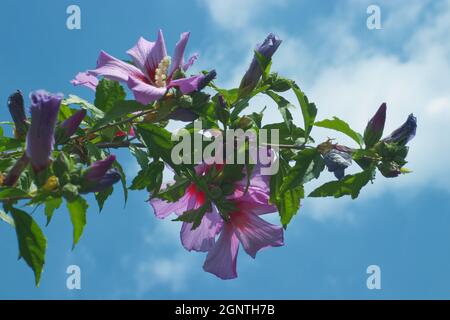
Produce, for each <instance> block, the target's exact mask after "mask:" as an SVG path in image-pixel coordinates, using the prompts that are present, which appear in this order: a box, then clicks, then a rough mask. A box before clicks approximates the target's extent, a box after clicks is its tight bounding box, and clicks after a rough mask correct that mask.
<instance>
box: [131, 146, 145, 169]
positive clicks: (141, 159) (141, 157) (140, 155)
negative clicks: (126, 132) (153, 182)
mask: <svg viewBox="0 0 450 320" xmlns="http://www.w3.org/2000/svg"><path fill="white" fill-rule="evenodd" d="M130 151H131V154H132V155H133V156H134V157H135V158H136V161H137V162H138V164H139V166H140V167H141V169H145V168H147V166H148V162H149V159H148V153H147V152H145V151H144V150H142V149H141V148H138V147H136V146H133V145H131V146H130Z"/></svg>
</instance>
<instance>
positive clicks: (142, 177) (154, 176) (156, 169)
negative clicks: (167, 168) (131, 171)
mask: <svg viewBox="0 0 450 320" xmlns="http://www.w3.org/2000/svg"><path fill="white" fill-rule="evenodd" d="M163 170H164V163H163V162H161V161H155V162H152V163H151V164H150V165H149V166H148V167H147V168H145V169H142V170H141V171H139V173H138V174H137V176H136V177H135V178H134V179H133V182H132V184H131V186H130V189H131V190H142V189H144V188H147V191H149V192H150V193H155V192H158V191H159V189H160V187H161V183H162V174H163Z"/></svg>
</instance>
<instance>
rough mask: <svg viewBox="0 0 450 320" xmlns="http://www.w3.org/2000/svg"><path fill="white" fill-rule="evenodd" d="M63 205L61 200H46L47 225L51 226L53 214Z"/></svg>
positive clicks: (51, 198) (49, 198) (50, 198)
mask: <svg viewBox="0 0 450 320" xmlns="http://www.w3.org/2000/svg"><path fill="white" fill-rule="evenodd" d="M61 204H62V199H61V198H53V197H48V198H47V200H45V210H44V212H45V215H46V216H47V225H49V223H50V221H51V220H52V217H53V213H54V212H55V210H56V209H58V208H59V207H60V206H61Z"/></svg>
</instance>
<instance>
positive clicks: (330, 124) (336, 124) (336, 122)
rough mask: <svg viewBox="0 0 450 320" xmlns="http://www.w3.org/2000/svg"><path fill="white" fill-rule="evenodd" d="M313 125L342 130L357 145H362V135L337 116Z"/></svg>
mask: <svg viewBox="0 0 450 320" xmlns="http://www.w3.org/2000/svg"><path fill="white" fill-rule="evenodd" d="M315 126H317V127H322V128H327V129H332V130H336V131H339V132H342V133H343V134H345V135H347V136H348V137H350V138H352V139H353V140H354V141H355V142H356V143H357V144H358V145H359V146H362V144H363V137H362V135H360V134H359V133H357V132H356V131H354V130H353V129H352V128H350V126H349V125H348V124H347V123H346V122H345V121H343V120H341V119H339V118H338V117H333V119H327V120H322V121H319V122H316V123H315Z"/></svg>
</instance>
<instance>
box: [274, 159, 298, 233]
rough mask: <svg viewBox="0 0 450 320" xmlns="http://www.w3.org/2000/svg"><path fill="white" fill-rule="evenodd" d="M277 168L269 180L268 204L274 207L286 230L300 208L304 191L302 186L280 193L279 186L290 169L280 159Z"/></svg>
mask: <svg viewBox="0 0 450 320" xmlns="http://www.w3.org/2000/svg"><path fill="white" fill-rule="evenodd" d="M279 168H280V169H279V170H278V173H277V174H275V175H273V176H272V177H271V179H270V202H271V203H273V204H275V205H276V207H277V209H278V214H279V215H280V220H281V223H282V224H283V227H284V228H285V229H286V228H287V226H288V224H289V223H290V221H291V220H292V217H293V216H294V215H295V214H297V212H298V210H299V208H300V201H301V199H302V198H304V190H303V186H302V185H300V186H297V187H295V188H291V189H288V190H286V191H285V192H284V193H282V192H281V186H282V184H283V181H284V179H285V177H286V176H287V174H288V172H289V170H290V167H289V164H288V163H287V162H286V161H285V160H283V159H280V165H279Z"/></svg>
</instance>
